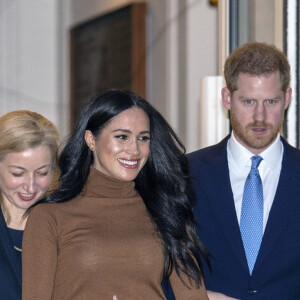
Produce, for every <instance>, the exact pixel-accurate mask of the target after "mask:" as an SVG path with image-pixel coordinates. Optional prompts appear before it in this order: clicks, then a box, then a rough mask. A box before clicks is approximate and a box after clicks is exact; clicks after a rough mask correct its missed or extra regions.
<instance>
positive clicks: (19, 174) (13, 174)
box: [11, 173, 23, 177]
mask: <svg viewBox="0 0 300 300" xmlns="http://www.w3.org/2000/svg"><path fill="white" fill-rule="evenodd" d="M11 175H12V176H14V177H21V176H22V175H23V173H11Z"/></svg>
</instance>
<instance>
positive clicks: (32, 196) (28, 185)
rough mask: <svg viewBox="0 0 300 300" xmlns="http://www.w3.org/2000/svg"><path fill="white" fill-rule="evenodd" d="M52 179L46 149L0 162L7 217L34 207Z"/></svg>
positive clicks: (1, 183) (1, 188) (5, 158)
mask: <svg viewBox="0 0 300 300" xmlns="http://www.w3.org/2000/svg"><path fill="white" fill-rule="evenodd" d="M51 179H52V154H51V150H50V148H49V146H46V145H40V146H37V147H35V148H30V149H27V150H25V151H23V152H17V153H9V154H6V155H5V156H4V158H3V159H2V161H0V190H1V193H2V198H3V201H4V204H5V207H6V209H7V210H8V212H9V214H11V215H12V216H13V215H14V212H16V211H19V210H23V211H25V210H26V209H27V208H29V207H30V206H31V205H33V204H34V203H35V202H36V201H37V200H38V199H39V198H40V197H41V196H42V195H43V194H44V193H45V192H46V191H47V189H48V187H49V185H50V183H51Z"/></svg>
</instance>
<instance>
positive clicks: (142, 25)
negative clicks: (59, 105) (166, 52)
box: [70, 3, 146, 127]
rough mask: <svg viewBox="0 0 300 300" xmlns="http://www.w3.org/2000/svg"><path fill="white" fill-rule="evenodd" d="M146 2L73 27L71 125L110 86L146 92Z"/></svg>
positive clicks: (143, 94) (142, 93) (143, 93)
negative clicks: (94, 98) (84, 107)
mask: <svg viewBox="0 0 300 300" xmlns="http://www.w3.org/2000/svg"><path fill="white" fill-rule="evenodd" d="M145 32H146V4H145V3H135V4H131V5H128V6H125V7H123V8H120V9H118V10H116V11H113V12H110V13H108V14H105V15H102V16H99V17H97V18H95V19H92V20H89V21H87V22H85V23H83V24H79V25H77V26H75V27H74V28H72V29H71V31H70V40H71V101H70V102H71V109H70V111H71V118H70V119H71V127H73V125H74V124H75V122H76V120H77V118H78V116H79V114H80V111H81V109H82V107H83V106H84V105H85V104H86V103H87V102H88V100H89V99H90V98H91V97H92V96H93V95H95V94H97V93H99V92H101V91H104V90H106V89H111V88H118V89H127V90H133V91H134V92H136V93H138V94H140V95H141V96H143V97H145V94H146V34H145Z"/></svg>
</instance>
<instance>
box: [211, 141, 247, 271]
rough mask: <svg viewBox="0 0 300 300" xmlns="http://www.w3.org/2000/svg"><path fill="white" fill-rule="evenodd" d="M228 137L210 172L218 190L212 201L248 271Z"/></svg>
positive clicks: (214, 154) (218, 217)
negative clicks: (231, 180)
mask: <svg viewBox="0 0 300 300" xmlns="http://www.w3.org/2000/svg"><path fill="white" fill-rule="evenodd" d="M228 138H229V137H227V138H226V139H224V140H223V141H222V142H221V143H220V144H218V145H217V146H216V148H215V150H216V151H215V152H214V153H212V155H213V156H214V158H213V163H212V164H211V165H210V168H209V170H208V174H207V178H208V180H210V183H209V184H210V185H211V184H212V183H211V178H214V179H215V182H214V183H213V185H214V186H216V187H217V188H215V189H214V188H212V190H211V194H210V197H209V198H210V199H211V205H212V208H213V210H214V212H215V216H216V219H217V220H218V222H219V223H220V228H222V229H221V230H223V232H224V234H225V236H226V238H227V240H228V243H229V245H230V246H231V247H232V250H233V252H234V253H235V255H236V256H237V258H238V259H239V260H240V262H241V264H242V265H243V266H244V267H245V269H246V270H248V265H247V260H246V256H245V251H244V247H243V242H242V239H241V234H240V228H239V224H238V220H237V215H236V210H235V205H234V199H233V193H232V189H231V184H230V177H229V168H228V159H227V141H228Z"/></svg>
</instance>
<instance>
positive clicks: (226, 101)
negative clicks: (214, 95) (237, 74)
mask: <svg viewBox="0 0 300 300" xmlns="http://www.w3.org/2000/svg"><path fill="white" fill-rule="evenodd" d="M221 94H222V102H223V105H224V106H225V108H226V109H227V110H230V108H231V94H230V92H229V90H228V88H227V87H223V88H222V91H221Z"/></svg>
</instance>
